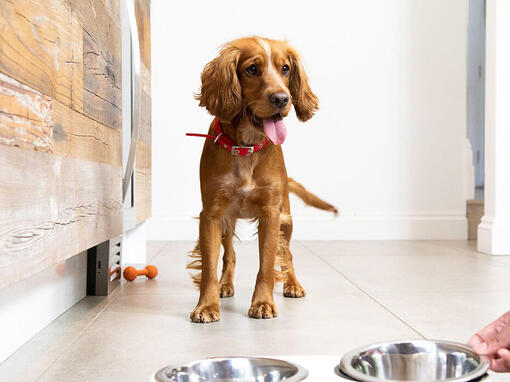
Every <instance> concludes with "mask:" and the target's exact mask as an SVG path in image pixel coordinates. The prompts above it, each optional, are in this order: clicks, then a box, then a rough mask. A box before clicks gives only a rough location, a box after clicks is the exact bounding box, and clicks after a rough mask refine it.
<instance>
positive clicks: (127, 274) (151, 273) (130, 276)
mask: <svg viewBox="0 0 510 382" xmlns="http://www.w3.org/2000/svg"><path fill="white" fill-rule="evenodd" d="M157 275H158V268H156V267H155V266H154V265H147V266H146V267H145V269H135V268H134V267H127V268H126V269H124V278H125V279H126V280H127V281H133V280H134V279H136V278H137V277H138V276H146V277H147V278H148V279H153V278H154V277H156V276H157Z"/></svg>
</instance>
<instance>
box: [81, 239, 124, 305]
mask: <svg viewBox="0 0 510 382" xmlns="http://www.w3.org/2000/svg"><path fill="white" fill-rule="evenodd" d="M121 260H122V236H118V237H115V238H113V239H110V240H107V241H104V242H102V243H101V244H98V245H96V246H95V247H92V248H90V249H89V250H88V251H87V294H88V295H89V296H107V295H108V294H110V293H111V291H112V290H113V289H115V288H116V287H117V286H118V285H119V284H120V278H121V264H122V261H121Z"/></svg>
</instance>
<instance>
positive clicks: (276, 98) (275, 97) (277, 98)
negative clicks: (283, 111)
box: [270, 92, 289, 108]
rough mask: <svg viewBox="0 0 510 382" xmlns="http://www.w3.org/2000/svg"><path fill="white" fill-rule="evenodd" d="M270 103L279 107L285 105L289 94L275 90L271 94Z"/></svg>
mask: <svg viewBox="0 0 510 382" xmlns="http://www.w3.org/2000/svg"><path fill="white" fill-rule="evenodd" d="M270 98H271V103H273V104H275V105H276V106H278V107H279V108H282V107H285V106H286V105H287V104H288V103H289V96H288V95H287V93H284V92H276V93H273V94H271V97H270Z"/></svg>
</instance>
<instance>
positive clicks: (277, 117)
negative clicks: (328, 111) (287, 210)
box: [197, 37, 319, 144]
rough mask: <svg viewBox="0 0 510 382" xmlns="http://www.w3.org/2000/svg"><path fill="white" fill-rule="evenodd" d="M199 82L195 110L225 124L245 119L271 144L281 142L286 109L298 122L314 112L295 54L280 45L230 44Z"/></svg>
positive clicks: (242, 41)
mask: <svg viewBox="0 0 510 382" xmlns="http://www.w3.org/2000/svg"><path fill="white" fill-rule="evenodd" d="M201 78H202V87H201V89H200V93H199V94H198V95H197V99H198V100H199V101H200V106H204V107H205V108H206V109H207V110H208V111H209V112H210V113H211V114H212V115H214V116H216V117H218V118H220V119H221V120H224V121H232V120H233V119H234V118H236V117H239V116H241V117H243V116H247V117H249V120H250V121H251V123H252V125H253V126H255V127H256V128H259V129H263V130H264V132H265V134H266V135H267V136H268V137H269V138H270V139H271V140H272V141H273V142H274V143H275V144H280V143H282V142H283V140H284V139H285V134H286V130H285V125H284V124H283V122H282V118H284V117H286V116H287V115H288V114H289V111H290V107H291V105H294V110H295V111H296V115H297V117H298V118H299V120H301V121H303V122H304V121H307V120H308V119H310V118H311V117H312V116H313V115H314V113H315V111H316V110H318V102H319V101H318V99H317V96H316V95H315V94H314V93H313V92H312V90H311V89H310V86H309V85H308V77H307V75H306V73H305V72H304V69H303V66H302V64H301V60H300V58H299V55H298V53H297V52H296V51H295V50H294V49H293V48H292V47H290V46H289V45H288V44H287V43H286V42H283V41H276V40H269V39H265V38H261V37H249V38H242V39H239V40H235V41H232V42H229V43H227V44H225V45H224V46H223V48H222V49H221V51H220V54H219V55H218V57H216V58H215V59H214V60H212V61H211V62H209V63H208V64H207V65H206V67H205V68H204V71H203V72H202V77H201Z"/></svg>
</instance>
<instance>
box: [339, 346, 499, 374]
mask: <svg viewBox="0 0 510 382" xmlns="http://www.w3.org/2000/svg"><path fill="white" fill-rule="evenodd" d="M403 343H423V344H430V343H434V344H442V345H449V346H452V347H453V348H454V349H458V350H460V351H463V352H465V353H468V354H470V355H472V356H473V357H475V358H477V359H479V360H480V364H479V365H478V367H477V368H476V369H474V370H472V371H470V372H469V373H467V374H466V375H464V376H462V377H458V378H447V379H442V380H441V382H468V381H472V380H475V379H477V378H480V377H482V376H483V375H485V374H486V373H487V371H488V370H489V365H490V362H489V360H488V358H487V357H486V356H483V355H479V354H476V353H475V352H474V351H473V350H472V349H471V348H470V347H469V346H468V345H466V344H463V343H460V342H454V341H443V340H427V339H414V340H401V341H387V342H379V343H374V344H370V345H365V346H360V347H358V348H356V349H353V350H351V351H349V352H347V353H345V354H344V356H343V357H342V358H341V360H340V364H339V368H340V370H341V371H342V372H343V373H345V374H346V375H348V376H349V377H351V378H353V379H355V380H357V381H361V382H406V381H408V382H410V381H413V380H396V379H382V378H377V377H372V376H368V375H366V374H363V373H361V372H359V371H357V370H356V369H354V368H353V367H352V360H353V358H354V357H355V356H357V355H359V354H360V353H362V352H366V351H368V350H371V349H374V348H378V347H381V346H387V345H394V344H403ZM420 382H423V381H420ZM430 382H438V381H437V380H432V381H430Z"/></svg>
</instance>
